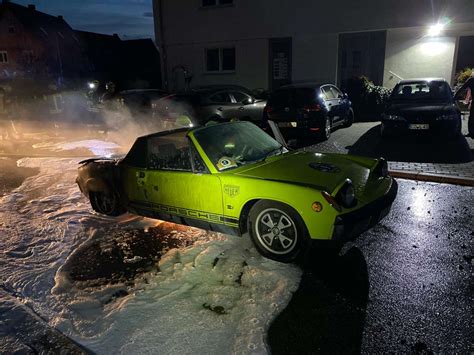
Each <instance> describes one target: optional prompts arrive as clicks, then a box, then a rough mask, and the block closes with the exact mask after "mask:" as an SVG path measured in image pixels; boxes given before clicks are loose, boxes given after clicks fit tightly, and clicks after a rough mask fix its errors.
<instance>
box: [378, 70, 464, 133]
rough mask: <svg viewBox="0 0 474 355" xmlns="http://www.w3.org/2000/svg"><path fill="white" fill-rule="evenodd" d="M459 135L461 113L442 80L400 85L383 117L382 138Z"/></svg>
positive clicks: (416, 81) (408, 82)
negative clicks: (415, 135)
mask: <svg viewBox="0 0 474 355" xmlns="http://www.w3.org/2000/svg"><path fill="white" fill-rule="evenodd" d="M408 132H412V133H433V134H439V135H444V136H451V137H454V136H458V135H460V134H461V111H460V110H459V107H458V106H457V105H456V102H455V101H454V98H453V93H452V91H451V87H450V86H449V84H448V83H447V82H446V80H444V79H411V80H402V81H400V82H399V83H398V84H397V85H396V86H395V87H394V88H393V91H392V95H391V96H390V102H389V104H388V106H387V109H386V110H385V113H384V115H383V116H382V136H385V137H387V136H388V137H390V136H395V135H401V134H404V133H408Z"/></svg>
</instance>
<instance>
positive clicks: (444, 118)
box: [436, 113, 458, 121]
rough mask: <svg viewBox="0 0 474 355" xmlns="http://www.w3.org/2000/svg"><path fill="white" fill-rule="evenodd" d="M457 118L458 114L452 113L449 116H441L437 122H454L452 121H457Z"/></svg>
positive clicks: (437, 118)
mask: <svg viewBox="0 0 474 355" xmlns="http://www.w3.org/2000/svg"><path fill="white" fill-rule="evenodd" d="M457 118H458V115H457V114H455V113H450V114H447V115H441V116H438V117H436V121H452V120H456V119H457Z"/></svg>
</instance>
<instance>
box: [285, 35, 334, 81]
mask: <svg viewBox="0 0 474 355" xmlns="http://www.w3.org/2000/svg"><path fill="white" fill-rule="evenodd" d="M337 42H338V35H337V34H324V35H313V36H308V35H306V36H296V37H294V38H293V71H292V76H293V78H292V79H293V82H298V81H313V82H318V83H333V84H334V83H335V82H336V68H337V50H338V49H337Z"/></svg>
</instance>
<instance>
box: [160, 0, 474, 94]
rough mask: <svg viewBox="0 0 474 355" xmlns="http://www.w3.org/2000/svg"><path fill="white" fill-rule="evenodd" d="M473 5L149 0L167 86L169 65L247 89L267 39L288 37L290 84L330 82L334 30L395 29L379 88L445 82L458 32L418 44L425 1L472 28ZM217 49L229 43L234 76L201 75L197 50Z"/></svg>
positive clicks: (258, 80) (459, 0)
mask: <svg viewBox="0 0 474 355" xmlns="http://www.w3.org/2000/svg"><path fill="white" fill-rule="evenodd" d="M473 1H474V0H453V1H446V0H433V2H431V1H428V0H426V1H425V0H423V1H422V0H416V1H415V0H383V1H382V0H358V1H354V0H339V1H326V2H322V1H315V0H306V1H304V0H297V1H295V0H234V5H233V6H229V7H216V8H205V9H203V8H201V7H200V4H201V1H200V0H154V5H155V6H154V11H155V29H156V37H157V41H159V39H161V38H163V43H164V46H165V51H166V54H167V64H168V79H169V82H170V84H172V80H173V76H172V75H171V74H170V73H171V70H172V67H173V66H175V65H185V66H186V67H189V70H190V71H191V72H192V73H193V74H194V79H193V81H192V83H191V84H192V85H193V84H194V85H196V84H199V85H201V84H218V83H229V84H232V83H233V84H241V85H245V86H248V87H249V88H255V87H267V86H268V75H269V73H268V56H269V54H268V40H269V39H270V38H282V37H291V38H292V43H293V53H292V79H293V81H296V82H297V81H303V80H304V81H306V80H308V81H310V80H311V81H328V82H334V81H335V80H336V71H337V51H338V34H339V33H344V32H358V31H359V32H362V31H371V30H384V29H394V30H389V31H388V34H387V46H386V60H385V73H384V84H385V85H387V86H389V87H392V86H393V85H394V84H395V83H396V81H397V80H398V79H390V77H389V74H388V70H392V71H394V72H396V73H397V74H399V75H401V76H402V77H410V76H417V77H420V76H442V77H446V79H448V80H450V79H451V76H452V73H451V71H452V66H453V61H454V57H455V42H456V39H457V36H458V35H459V34H448V35H447V38H445V39H444V41H445V42H444V44H439V45H434V44H431V45H429V44H422V42H423V41H424V40H422V41H421V42H420V39H421V38H422V36H423V32H425V31H426V29H427V26H428V25H429V24H430V23H432V22H433V21H434V19H433V12H432V3H433V5H434V8H435V17H437V16H441V15H442V16H444V15H446V16H448V17H449V18H451V19H453V20H455V21H456V22H458V23H459V22H465V23H469V24H470V27H471V29H472V27H473V26H474V10H473V6H472V5H473ZM159 2H161V4H162V6H161V8H162V17H163V28H164V31H163V33H161V32H160V26H159V23H158V20H159V18H160V16H159V14H158V12H157V9H158V8H159V6H157V5H158V3H159ZM414 27H416V28H418V29H413V28H414ZM397 28H398V29H397ZM400 28H405V29H406V28H411V29H410V30H408V31H405V30H404V29H400ZM218 45H224V46H229V45H235V47H236V66H237V68H236V72H235V73H234V74H205V73H204V69H205V65H204V48H206V47H210V46H218ZM430 46H431V47H430ZM435 52H439V53H435ZM428 63H429V64H428Z"/></svg>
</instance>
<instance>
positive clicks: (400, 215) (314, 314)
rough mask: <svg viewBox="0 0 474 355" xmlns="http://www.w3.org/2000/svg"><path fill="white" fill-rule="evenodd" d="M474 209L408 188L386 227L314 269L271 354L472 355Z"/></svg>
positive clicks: (311, 264) (440, 189)
mask: <svg viewBox="0 0 474 355" xmlns="http://www.w3.org/2000/svg"><path fill="white" fill-rule="evenodd" d="M473 201H474V188H469V187H460V186H454V185H444V184H433V183H417V182H414V181H408V180H399V192H398V196H397V199H396V200H395V202H394V205H393V207H392V211H391V213H390V214H389V215H388V216H387V217H386V218H385V219H384V220H383V221H382V222H381V223H380V224H378V225H377V226H375V227H374V228H373V229H372V230H370V231H368V232H366V233H364V234H363V235H361V236H360V237H359V238H358V239H356V240H355V241H354V242H350V243H348V244H346V245H345V246H344V248H343V249H342V251H341V253H340V254H339V255H335V254H334V253H331V252H330V251H328V250H321V249H319V250H317V249H316V250H315V251H314V252H312V253H311V256H310V257H309V258H308V260H306V261H305V264H304V265H303V268H304V275H303V279H302V282H301V285H300V288H299V289H298V291H297V292H296V293H295V295H294V296H293V298H292V300H291V302H290V304H289V306H288V307H287V308H286V309H285V310H284V311H283V312H282V313H281V314H280V316H279V317H278V318H277V319H276V320H275V322H274V323H273V324H272V326H271V328H270V331H269V338H268V341H269V344H270V346H271V350H272V353H273V354H308V353H325V354H335V353H340V354H347V353H424V354H429V353H445V354H447V353H450V354H452V353H457V354H469V353H472V352H473V351H474V345H473V340H474V332H473V325H472V324H473V322H472V321H473V316H472V314H473V312H472V311H473V307H472V306H473V295H474V287H473V277H472V271H473V261H472V257H473V254H474V251H473V242H472V240H473V239H474V202H473Z"/></svg>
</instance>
